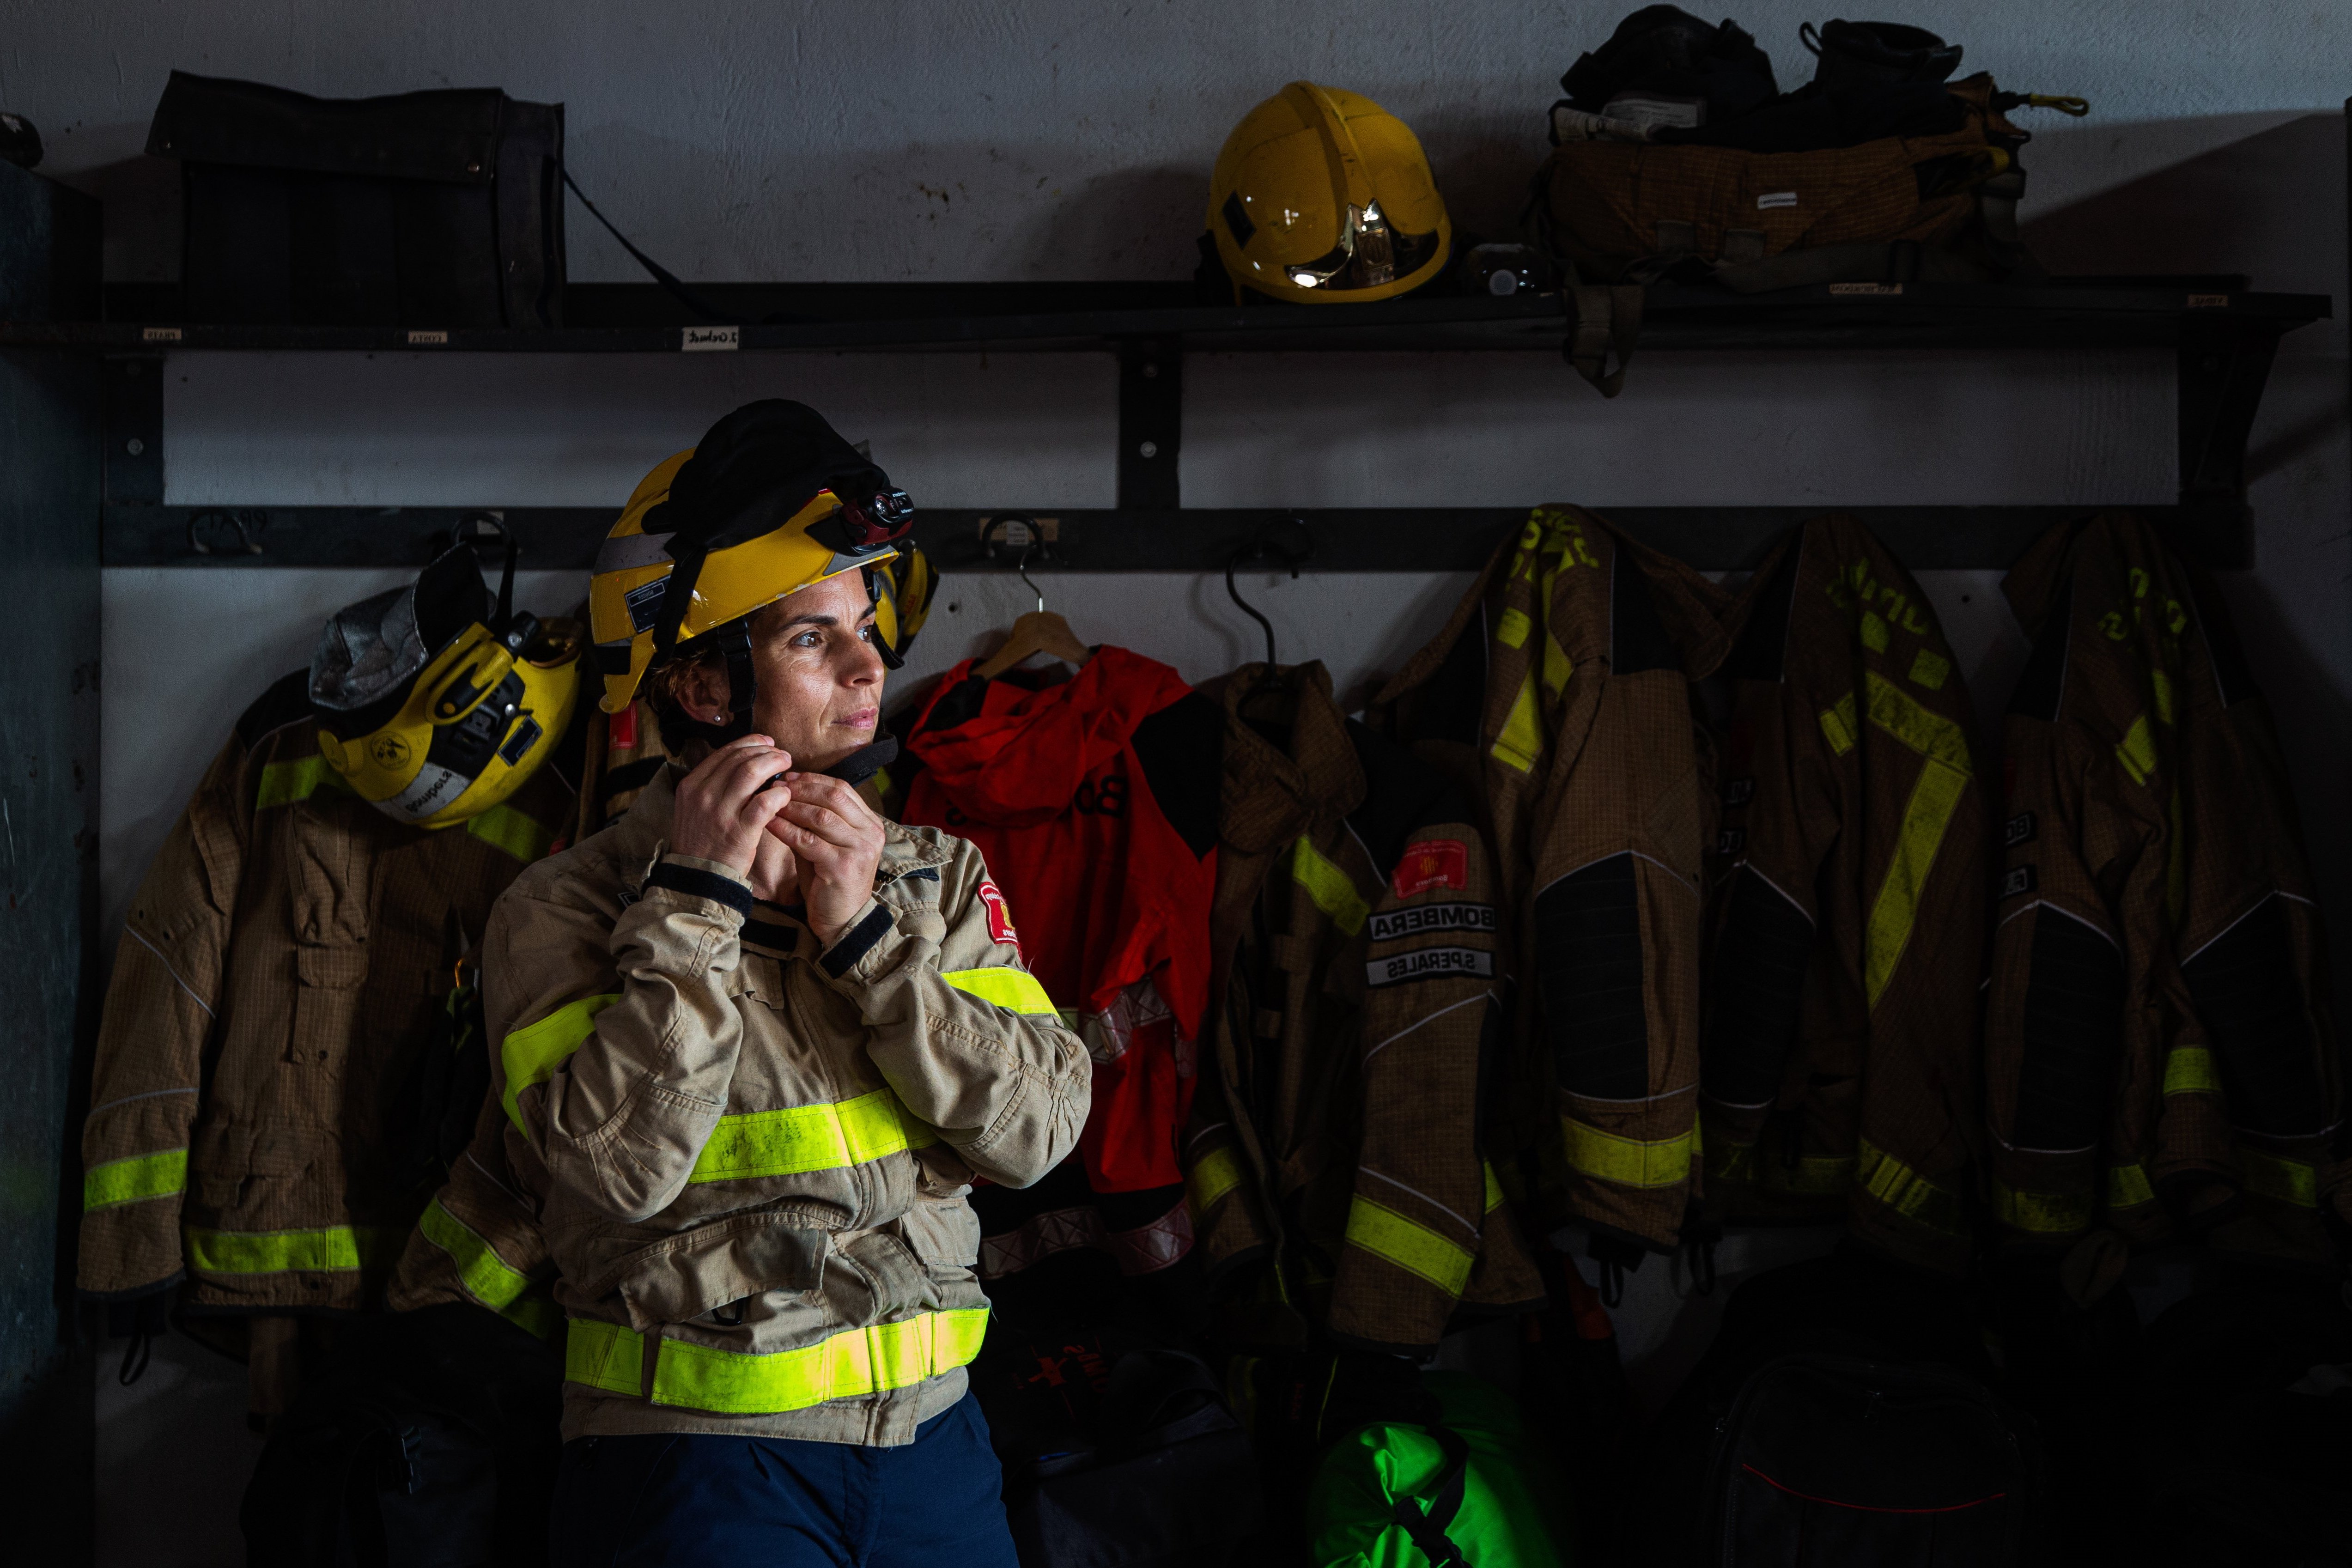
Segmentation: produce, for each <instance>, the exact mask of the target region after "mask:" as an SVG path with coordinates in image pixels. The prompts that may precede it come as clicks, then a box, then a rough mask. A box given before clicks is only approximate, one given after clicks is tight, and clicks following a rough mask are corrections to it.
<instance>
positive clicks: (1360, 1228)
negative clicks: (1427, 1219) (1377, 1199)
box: [1348, 1194, 1475, 1296]
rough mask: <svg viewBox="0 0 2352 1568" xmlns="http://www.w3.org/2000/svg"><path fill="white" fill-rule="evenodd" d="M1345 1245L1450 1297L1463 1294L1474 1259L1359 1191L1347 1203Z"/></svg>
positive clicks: (1462, 1250)
mask: <svg viewBox="0 0 2352 1568" xmlns="http://www.w3.org/2000/svg"><path fill="white" fill-rule="evenodd" d="M1348 1245H1349V1246H1350V1247H1362V1248H1363V1249H1364V1250H1365V1251H1366V1252H1369V1253H1370V1254H1371V1255H1372V1256H1373V1257H1375V1258H1386V1259H1387V1260H1388V1261H1389V1262H1391V1263H1393V1264H1395V1265H1396V1266H1397V1267H1398V1268H1402V1269H1403V1270H1404V1271H1405V1272H1406V1273H1408V1274H1418V1275H1419V1276H1421V1278H1423V1279H1426V1280H1428V1281H1429V1282H1430V1283H1431V1284H1433V1285H1434V1286H1436V1287H1437V1288H1438V1289H1441V1290H1443V1291H1444V1292H1445V1293H1446V1294H1447V1295H1449V1296H1459V1295H1460V1294H1462V1287H1463V1286H1465V1285H1466V1284H1468V1283H1469V1281H1470V1265H1471V1264H1472V1263H1473V1262H1474V1261H1475V1259H1474V1258H1472V1257H1471V1255H1470V1252H1469V1250H1468V1249H1467V1248H1466V1247H1460V1246H1457V1245H1456V1244H1455V1243H1454V1242H1452V1241H1450V1240H1448V1239H1447V1238H1446V1237H1442V1236H1440V1235H1438V1234H1437V1232H1435V1231H1433V1230H1432V1229H1430V1228H1429V1227H1428V1226H1425V1225H1421V1224H1419V1223H1417V1222H1415V1221H1413V1220H1410V1219H1407V1218H1406V1217H1405V1216H1404V1215H1401V1214H1399V1213H1397V1211H1396V1210H1394V1209H1392V1208H1391V1207H1389V1206H1388V1205H1386V1204H1376V1203H1374V1202H1372V1200H1371V1199H1370V1198H1368V1197H1365V1196H1364V1195H1363V1194H1357V1195H1356V1198H1355V1201H1354V1202H1352V1203H1350V1204H1349V1205H1348Z"/></svg>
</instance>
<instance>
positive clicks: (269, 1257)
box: [182, 1225, 408, 1274]
mask: <svg viewBox="0 0 2352 1568" xmlns="http://www.w3.org/2000/svg"><path fill="white" fill-rule="evenodd" d="M182 1236H183V1238H184V1241H185V1242H186V1245H187V1253H188V1267H189V1268H191V1269H194V1270H197V1271H200V1272H202V1273H205V1274H288V1273H294V1272H298V1271H299V1272H302V1273H315V1274H334V1273H343V1272H349V1271H351V1270H352V1269H359V1268H391V1267H392V1265H393V1264H394V1262H396V1261H397V1260H398V1259H399V1257H400V1249H401V1247H402V1246H403V1245H404V1244H405V1243H406V1241H407V1239H408V1233H407V1232H406V1231H404V1230H393V1229H390V1228H387V1227H384V1226H348V1225H331V1226H320V1227H319V1228H317V1229H315V1230H199V1229H197V1228H196V1227H194V1226H189V1227H187V1228H186V1229H185V1230H184V1232H183V1233H182Z"/></svg>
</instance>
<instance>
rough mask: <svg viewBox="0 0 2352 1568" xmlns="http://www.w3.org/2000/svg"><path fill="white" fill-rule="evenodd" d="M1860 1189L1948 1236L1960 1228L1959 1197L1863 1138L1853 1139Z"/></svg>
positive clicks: (1901, 1213) (1958, 1232)
mask: <svg viewBox="0 0 2352 1568" xmlns="http://www.w3.org/2000/svg"><path fill="white" fill-rule="evenodd" d="M1854 1153H1855V1157H1856V1159H1857V1161H1858V1163H1857V1165H1856V1167H1855V1173H1856V1175H1857V1176H1859V1178H1860V1179H1861V1182H1862V1185H1863V1190H1864V1191H1865V1192H1867V1193H1868V1194H1870V1195H1871V1196H1872V1197H1874V1198H1876V1199H1877V1200H1878V1201H1879V1202H1880V1203H1882V1204H1885V1205H1886V1206H1887V1207H1888V1208H1891V1209H1893V1210H1894V1211H1895V1213H1896V1214H1899V1215H1902V1216H1903V1217H1904V1218H1906V1219H1909V1220H1916V1221H1917V1222H1918V1223H1919V1224H1921V1225H1924V1226H1927V1228H1928V1229H1930V1230H1939V1231H1942V1232H1944V1233H1945V1234H1946V1235H1948V1236H1958V1235H1959V1234H1961V1231H1960V1201H1959V1199H1958V1196H1956V1195H1955V1194H1951V1193H1949V1192H1947V1191H1945V1190H1944V1189H1943V1188H1942V1187H1939V1186H1937V1184H1935V1183H1933V1182H1931V1181H1929V1180H1928V1179H1927V1177H1925V1176H1923V1175H1921V1174H1920V1173H1918V1172H1916V1171H1915V1170H1913V1169H1912V1168H1911V1167H1910V1166H1908V1165H1906V1164H1905V1163H1903V1162H1902V1161H1900V1160H1898V1159H1896V1158H1895V1156H1894V1155H1892V1154H1890V1153H1888V1152H1886V1151H1885V1150H1884V1149H1881V1148H1879V1147H1878V1146H1877V1145H1876V1144H1874V1143H1873V1142H1870V1140H1869V1139H1867V1138H1858V1139H1856V1140H1854Z"/></svg>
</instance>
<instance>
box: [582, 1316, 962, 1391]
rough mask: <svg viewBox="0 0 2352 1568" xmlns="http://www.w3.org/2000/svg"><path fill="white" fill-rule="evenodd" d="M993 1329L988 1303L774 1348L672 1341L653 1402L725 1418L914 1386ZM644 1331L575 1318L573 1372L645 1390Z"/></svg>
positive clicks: (957, 1360) (661, 1350)
mask: <svg viewBox="0 0 2352 1568" xmlns="http://www.w3.org/2000/svg"><path fill="white" fill-rule="evenodd" d="M987 1332H988V1309H987V1308H985V1307H968V1308H964V1309H961V1310H956V1311H950V1312H925V1313H923V1314H922V1315H921V1316H919V1317H914V1318H908V1319H907V1320H905V1321H902V1322H896V1323H877V1324H876V1325H875V1326H873V1327H872V1328H865V1329H851V1330H848V1331H845V1332H843V1333H838V1334H835V1335H834V1336H833V1337H832V1338H831V1339H828V1340H823V1341H820V1342H817V1343H816V1344H813V1345H806V1346H803V1347H802V1348H801V1349H799V1350H789V1351H777V1352H772V1353H770V1354H767V1355H759V1354H752V1353H748V1352H741V1351H726V1350H719V1349H716V1348H714V1347H712V1346H709V1345H698V1344H689V1343H688V1342H686V1341H684V1340H663V1341H662V1342H660V1344H659V1346H658V1347H657V1348H656V1351H655V1361H654V1386H653V1402H654V1403H655V1404H656V1405H674V1406H677V1407H678V1408H681V1409H688V1410H709V1411H711V1412H714V1413H716V1414H719V1415H777V1414H780V1413H782V1412H784V1411H787V1410H805V1409H807V1408H809V1407H810V1406H811V1405H823V1404H824V1403H826V1402H827V1401H829V1400H835V1399H855V1398H858V1397H861V1396H863V1395H865V1394H878V1393H882V1392H884V1391H886V1390H888V1389H893V1388H909V1387H912V1386H913V1385H914V1384H919V1383H921V1382H924V1381H925V1380H926V1379H929V1378H933V1377H937V1376H938V1375H939V1374H940V1373H943V1372H951V1371H953V1370H954V1369H955V1368H957V1367H960V1366H964V1365H967V1364H969V1363H971V1360H972V1358H973V1357H975V1356H977V1355H978V1354H979V1353H980V1346H981V1342H982V1340H983V1339H984V1338H985V1337H986V1335H987ZM644 1364H645V1341H644V1339H643V1337H642V1336H640V1335H638V1334H636V1333H635V1332H634V1331H631V1330H628V1329H625V1328H623V1327H622V1326H621V1325H620V1324H618V1323H604V1322H592V1321H588V1320H585V1319H574V1320H573V1321H572V1325H571V1330H570V1331H569V1333H568V1334H567V1335H566V1336H565V1339H564V1347H563V1375H564V1377H565V1378H566V1379H567V1380H568V1381H570V1382H572V1383H578V1384H585V1385H587V1386H588V1387H591V1388H601V1389H604V1390H606V1391H608V1392H610V1393H614V1394H635V1393H636V1392H637V1391H638V1388H639V1386H640V1384H641V1382H642V1378H643V1375H644V1374H643V1370H642V1369H643V1367H644Z"/></svg>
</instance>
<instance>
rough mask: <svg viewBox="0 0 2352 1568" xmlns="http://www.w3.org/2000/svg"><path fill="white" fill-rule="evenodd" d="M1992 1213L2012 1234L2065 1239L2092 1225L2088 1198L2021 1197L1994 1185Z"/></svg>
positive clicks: (2040, 1194)
mask: <svg viewBox="0 0 2352 1568" xmlns="http://www.w3.org/2000/svg"><path fill="white" fill-rule="evenodd" d="M1992 1212H1993V1213H1994V1215H1997V1216H1998V1217H1999V1218H2000V1222H2001V1223H2002V1224H2003V1225H2006V1226H2010V1227H2011V1229H2014V1230H2030V1231H2035V1232H2038V1233H2041V1234H2042V1235H2051V1236H2065V1235H2070V1234H2072V1233H2073V1232H2074V1231H2078V1230H2081V1229H2082V1228H2083V1227H2084V1226H2087V1225H2089V1224H2090V1223H2091V1199H2090V1196H2089V1194H2073V1193H2021V1192H2019V1191H2017V1190H2016V1189H2015V1188H2013V1187H2010V1186H2007V1185H2005V1184H2002V1183H2000V1182H1995V1183H1994V1184H1992Z"/></svg>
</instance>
